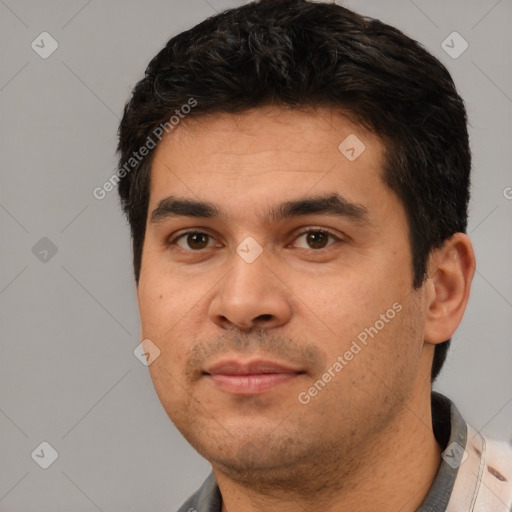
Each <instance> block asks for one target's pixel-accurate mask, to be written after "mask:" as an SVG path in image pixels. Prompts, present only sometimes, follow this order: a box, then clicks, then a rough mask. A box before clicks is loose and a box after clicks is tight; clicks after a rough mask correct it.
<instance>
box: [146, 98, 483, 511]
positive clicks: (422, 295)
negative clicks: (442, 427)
mask: <svg viewBox="0 0 512 512" xmlns="http://www.w3.org/2000/svg"><path fill="white" fill-rule="evenodd" d="M351 134H355V135H356V136H357V137H358V138H359V139H360V141H362V142H363V143H364V145H365V149H364V151H363V152H362V154H361V155H360V156H359V157H358V158H357V159H355V160H354V161H350V160H349V159H347V158H346V156H345V155H344V154H342V153H341V152H340V151H339V149H338V146H339V144H340V143H341V142H342V141H343V140H344V139H345V138H346V137H347V136H349V135H351ZM384 154H385V148H384V146H383V144H382V143H381V141H380V139H379V138H378V137H376V136H375V135H374V134H372V133H370V132H368V131H367V130H365V129H363V128H361V127H359V126H357V125H355V124H353V123H352V122H351V121H350V120H349V119H348V118H347V117H344V116H342V115H340V114H339V113H334V112H333V111H329V110H325V109H317V110H302V111H297V110H284V109H281V108H278V107H265V108H259V109H256V110H253V111H249V112H246V113H244V114H241V115H238V116H233V115H228V114H217V115H215V116H207V117H202V118H198V119H190V120H189V119H185V120H184V121H182V122H181V124H180V126H179V127H178V128H177V129H176V130H175V131H174V132H172V133H171V135H170V136H168V137H167V139H164V141H163V142H162V143H161V144H160V146H159V147H158V148H157V149H156V153H155V155H154V160H153V166H152V174H151V187H150V204H149V212H148V222H147V231H146V238H145V242H144V247H143V257H142V268H141V276H140V281H139V286H138V290H137V291H138V301H139V308H140V315H141V322H142V337H143V338H142V339H150V340H151V341H152V342H153V343H154V344H155V345H156V346H158V348H159V349H160V351H161V353H160V356H159V357H158V358H157V359H156V360H155V361H154V362H153V363H152V364H151V365H150V366H149V369H150V373H151V378H152V380H153V383H154V386H155V390H156V392H157V394H158V397H159V399H160V401H161V403H162V405H163V407H164V409H165V411H166V412H167V414H168V415H169V417H170V419H171V420H172V421H173V422H174V424H175V425H176V427H177V428H178V429H179V430H180V431H181V433H182V434H183V435H184V436H185V438H186V439H187V440H188V441H189V442H190V443H191V444H192V446H194V448H196V450H197V451H198V452H199V453H200V454H202V455H203V456H204V457H205V458H206V459H208V460H209V461H210V462H211V464H212V466H213V468H214V471H215V474H216V477H217V480H218V483H219V486H220V489H221V492H222V495H223V502H224V503H223V510H224V511H230V512H231V511H236V510H244V511H247V512H250V511H258V510H265V511H271V510H280V511H281V512H283V511H292V510H301V509H304V510H308V511H311V510H323V511H331V510H332V511H334V510H336V511H342V510H358V512H365V511H374V510H380V511H388V510H389V511H396V510H402V511H404V512H407V511H409V510H410V511H413V510H416V508H417V507H418V506H419V505H420V504H421V502H422V500H423V498H424V496H425V495H426V493H427V491H428V489H429V487H430V485H431V483H432V480H433V479H434V477H435V473H436V471H437V468H438V466H439V463H440V460H441V459H440V453H441V450H440V447H439V446H438V445H437V443H436V441H435V439H434V436H433V433H432V426H431V411H430V392H431V382H430V368H431V364H432V357H433V352H434V347H435V344H436V343H440V342H442V341H444V340H446V339H448V338H449V337H450V336H451V335H452V334H453V332H454V331H455V329H456V328H457V326H458V324H459V322H460V320H461V318H462V314H463V312H464V309H465V306H466V303H467V300H468V295H469V289H470V284H471V279H472V277H473V272H474V265H475V263H474V255H473V251H472V248H471V243H470V241H469V239H468V237H467V236H466V235H463V234H460V233H459V234H456V235H454V236H453V237H452V238H451V239H450V240H448V241H447V242H446V243H445V245H444V246H443V247H442V248H440V249H438V250H435V251H433V252H432V254H431V257H430V260H429V265H428V274H429V277H428V279H427V280H426V281H425V284H424V285H423V286H422V287H421V288H420V289H418V290H413V288H412V277H413V276H412V265H411V250H410V244H409V239H408V226H407V221H406V215H405V211H404V208H403V206H402V204H401V203H400V201H399V200H398V198H397V197H396V195H395V194H394V192H393V191H391V190H390V189H389V188H388V187H387V186H386V185H385V184H384V182H383V181H382V179H381V173H382V166H383V162H384ZM333 193H337V194H339V195H341V196H343V197H344V198H345V199H347V200H348V201H350V202H351V203H355V204H357V205H359V206H362V207H364V209H365V210H366V212H367V214H366V220H364V221H362V220H360V219H359V220H354V219H352V218H348V217H346V216H345V217H340V216H333V215H328V214H324V213H313V214H308V215H301V216H296V217H292V218H286V219H281V220H273V219H271V218H269V217H268V216H267V215H266V212H267V210H268V208H269V207H271V206H273V205H277V204H280V203H282V202H283V201H291V200H296V199H301V198H304V197H310V196H318V195H330V194H333ZM169 196H175V197H178V196H179V197H180V198H188V199H191V200H202V201H209V202H211V203H214V204H215V205H216V206H217V208H218V209H219V210H221V212H222V217H221V218H216V219H212V218H192V217H185V216H179V217H177V216H173V217H165V216H164V217H162V218H159V219H158V220H156V221H154V222H153V221H152V219H151V215H152V212H153V211H154V210H155V209H156V208H157V206H158V205H159V204H160V202H161V201H162V200H163V199H165V198H167V197H169ZM315 228H317V229H324V230H328V231H330V233H331V234H332V235H333V236H332V237H329V238H322V236H321V235H320V240H321V243H320V244H319V246H318V245H315V244H314V242H316V241H317V240H318V233H317V235H316V237H317V238H313V243H312V242H311V238H308V235H307V234H303V231H304V230H305V229H311V230H312V231H314V230H315ZM185 230H193V231H196V232H201V233H205V234H207V235H209V236H207V237H204V238H202V239H200V241H201V242H204V243H203V245H202V246H201V248H199V249H198V248H197V247H198V246H199V245H201V244H200V243H198V242H197V241H196V240H195V239H192V240H191V239H190V237H188V238H187V237H186V236H183V237H181V238H179V239H177V237H178V236H180V235H182V234H183V232H184V231H185ZM247 237H252V238H253V239H254V240H256V241H257V243H258V244H259V246H260V247H261V249H262V253H261V254H260V255H259V256H258V258H257V259H255V261H253V262H252V263H248V262H247V261H246V260H244V259H243V258H242V257H241V256H240V254H238V253H237V252H236V248H237V247H238V246H239V245H240V244H241V243H242V242H243V241H244V240H245V239H246V238H247ZM314 237H315V235H314ZM203 246H204V247H203ZM242 247H244V246H243V245H242ZM394 304H395V308H396V304H398V305H399V306H400V311H399V312H396V314H395V315H394V316H393V318H392V319H389V318H388V317H386V319H387V320H388V321H387V322H383V320H381V323H379V324H376V322H377V321H378V320H379V319H382V317H381V315H383V314H384V315H386V312H387V311H388V310H389V309H390V308H391V309H392V308H393V305H394ZM381 324H383V327H382V328H378V329H377V331H378V333H377V334H376V335H374V337H373V338H368V341H367V344H366V345H362V344H361V343H358V345H359V346H360V350H359V351H358V352H357V354H355V355H354V356H353V358H351V359H350V360H347V359H346V358H345V359H344V361H345V363H346V364H344V365H343V368H342V370H340V371H333V370H332V367H333V365H334V363H335V362H336V361H339V360H338V356H343V355H344V354H345V353H346V352H347V351H348V350H350V348H351V346H353V345H351V344H352V343H353V341H354V340H357V336H358V335H359V334H360V333H361V332H363V331H364V330H365V329H368V328H370V327H371V326H375V325H378V326H379V327H380V325H381ZM356 350H357V349H356ZM226 358H231V359H234V360H236V361H239V362H245V361H248V360H253V359H256V358H261V359H266V360H271V361H276V362H279V363H281V364H285V365H287V366H290V367H291V368H293V369H294V370H297V371H300V372H301V373H297V374H293V376H292V377H291V378H289V379H288V380H286V381H285V382H282V383H281V384H279V385H277V386H275V387H273V388H272V389H269V390H268V391H266V392H263V393H259V394H250V395H239V394H233V393H231V392H227V391H225V390H222V389H220V388H219V387H218V386H217V385H215V383H214V382H213V381H212V379H211V378H210V377H209V376H208V375H205V374H204V371H205V370H206V369H208V368H209V366H210V365H211V364H212V363H214V362H217V361H219V360H221V359H226ZM329 368H331V379H330V380H329V382H328V383H326V385H325V386H324V387H321V391H319V392H318V393H317V394H316V395H315V396H310V400H309V401H308V403H306V404H304V403H301V401H300V400H299V399H298V396H299V394H300V393H301V392H307V391H308V389H310V388H311V386H313V385H314V383H315V382H317V381H318V379H319V378H322V375H324V374H325V372H327V371H328V369H329ZM332 375H335V376H334V377H333V376H332ZM303 396H304V395H303Z"/></svg>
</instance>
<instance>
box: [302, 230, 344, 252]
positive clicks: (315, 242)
mask: <svg viewBox="0 0 512 512" xmlns="http://www.w3.org/2000/svg"><path fill="white" fill-rule="evenodd" d="M301 238H304V241H305V243H306V247H304V246H302V247H301V246H300V245H297V244H296V242H295V243H294V244H293V245H294V247H299V248H301V249H324V248H326V247H328V246H329V245H332V243H329V238H332V239H334V240H335V241H336V240H339V239H338V238H337V237H335V236H334V235H333V234H332V233H330V232H329V231H325V230H322V229H310V230H308V231H305V232H304V233H301V234H300V235H299V236H298V237H297V238H296V240H299V239H301Z"/></svg>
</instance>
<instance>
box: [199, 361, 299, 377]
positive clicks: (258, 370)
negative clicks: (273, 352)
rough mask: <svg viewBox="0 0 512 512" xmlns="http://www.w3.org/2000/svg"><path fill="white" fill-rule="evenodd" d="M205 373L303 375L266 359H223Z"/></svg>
mask: <svg viewBox="0 0 512 512" xmlns="http://www.w3.org/2000/svg"><path fill="white" fill-rule="evenodd" d="M205 373H207V374H210V375H215V374H217V375H255V374H262V373H304V372H303V371H301V370H300V369H298V368H294V367H292V366H288V365H286V364H282V363H277V362H275V361H270V360H267V359H253V360H251V361H240V360H236V359H224V360H222V361H218V362H216V363H214V364H212V365H210V366H207V367H206V369H205Z"/></svg>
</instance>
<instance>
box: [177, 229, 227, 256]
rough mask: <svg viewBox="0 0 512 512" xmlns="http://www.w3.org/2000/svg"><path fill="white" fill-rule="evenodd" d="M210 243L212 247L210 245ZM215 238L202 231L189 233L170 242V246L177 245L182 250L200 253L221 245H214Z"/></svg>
mask: <svg viewBox="0 0 512 512" xmlns="http://www.w3.org/2000/svg"><path fill="white" fill-rule="evenodd" d="M208 243H210V245H208ZM212 243H213V237H212V236H210V235H209V234H208V233H203V232H202V231H188V232H186V233H182V234H181V235H179V236H177V237H176V238H174V240H171V241H170V242H169V245H177V246H178V247H179V248H180V249H183V250H185V251H188V250H192V251H200V250H201V249H205V248H209V247H213V246H217V247H220V244H213V245H211V244H212Z"/></svg>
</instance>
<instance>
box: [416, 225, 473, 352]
mask: <svg viewBox="0 0 512 512" xmlns="http://www.w3.org/2000/svg"><path fill="white" fill-rule="evenodd" d="M475 267H476V261H475V253H474V251H473V246H472V244H471V240H470V239H469V237H468V236H467V235H465V234H464V233H455V234H454V235H453V236H452V237H451V238H449V239H448V240H446V241H445V243H444V244H443V246H442V247H440V248H438V249H434V250H432V252H431V253H430V257H429V261H428V268H427V272H428V278H427V281H426V283H425V298H426V304H425V308H426V311H425V314H426V316H425V342H426V343H430V344H433V345H437V344H438V343H442V342H443V341H446V340H448V339H449V338H451V336H452V335H453V333H454V332H455V330H456V329H457V327H458V326H459V324H460V322H461V320H462V316H463V315H464V311H465V309H466V305H467V303H468V300H469V292H470V289H471V282H472V281H473V276H474V275H475Z"/></svg>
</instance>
